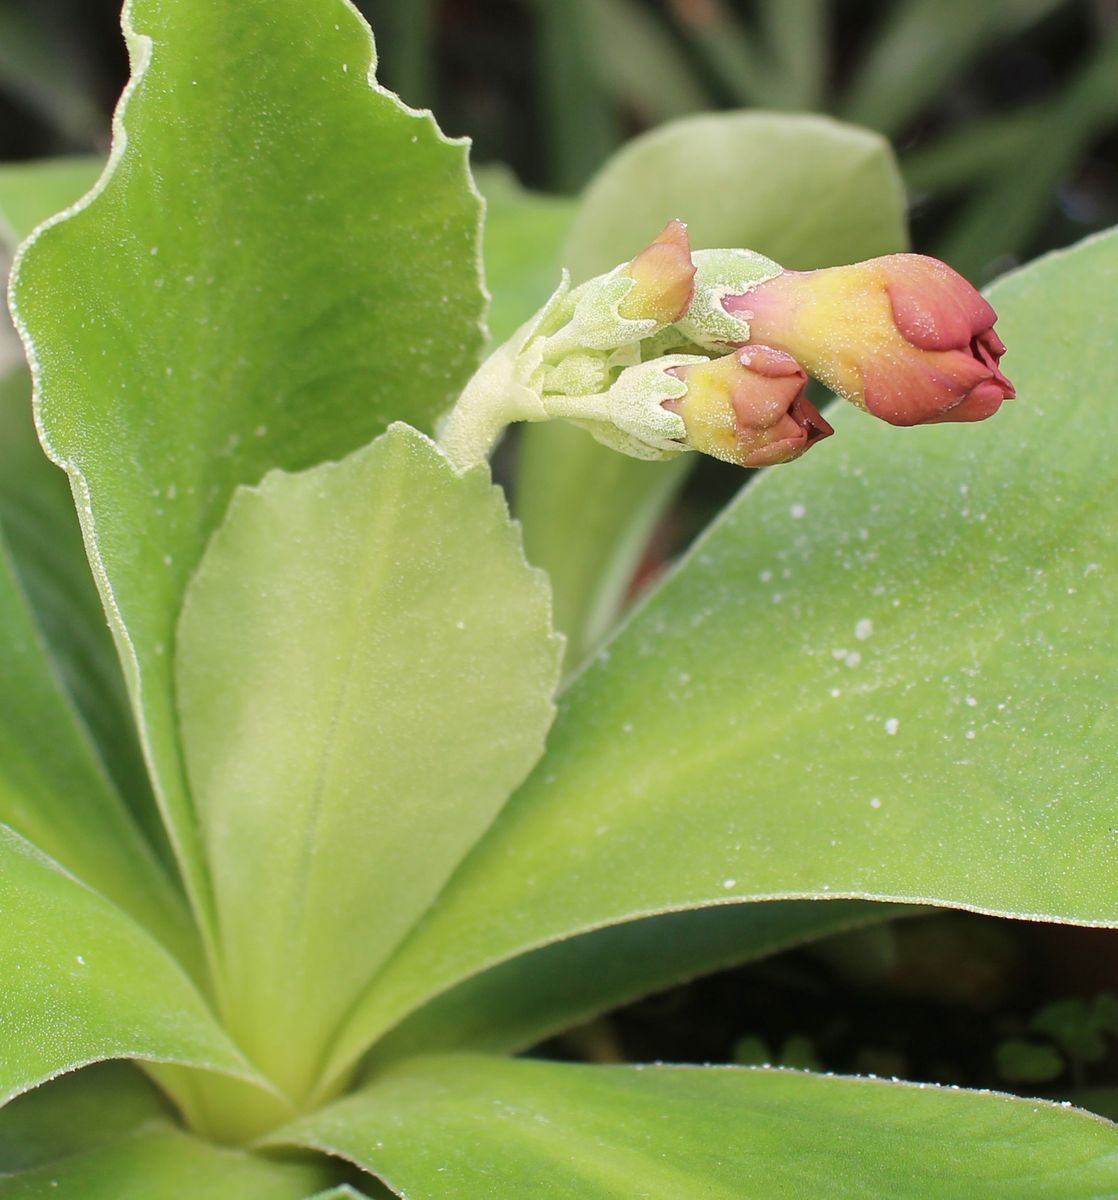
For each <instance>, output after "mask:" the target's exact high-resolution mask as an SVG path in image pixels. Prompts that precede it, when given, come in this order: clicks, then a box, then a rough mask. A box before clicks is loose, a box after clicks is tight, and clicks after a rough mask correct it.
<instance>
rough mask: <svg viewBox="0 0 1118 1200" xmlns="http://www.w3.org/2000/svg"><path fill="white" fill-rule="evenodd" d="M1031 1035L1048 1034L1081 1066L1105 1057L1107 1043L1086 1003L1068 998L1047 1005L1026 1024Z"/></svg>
mask: <svg viewBox="0 0 1118 1200" xmlns="http://www.w3.org/2000/svg"><path fill="white" fill-rule="evenodd" d="M1029 1027H1030V1028H1031V1029H1032V1030H1033V1032H1034V1033H1043V1034H1047V1036H1048V1037H1050V1038H1051V1039H1052V1040H1053V1041H1054V1042H1055V1043H1056V1044H1057V1045H1058V1046H1059V1047H1060V1048H1061V1049H1062V1050H1063V1051H1064V1053H1065V1054H1067V1055H1068V1057H1069V1058H1073V1059H1076V1060H1077V1061H1078V1062H1081V1063H1096V1062H1101V1061H1102V1060H1103V1059H1104V1058H1106V1054H1107V1041H1106V1038H1105V1037H1104V1036H1103V1032H1102V1030H1101V1029H1100V1028H1099V1023H1098V1021H1097V1019H1096V1017H1095V1014H1094V1012H1093V1011H1092V1009H1091V1007H1090V1006H1089V1005H1088V1004H1087V1001H1086V1000H1080V999H1079V998H1078V997H1074V996H1072V997H1068V998H1067V999H1066V1000H1056V1001H1054V1002H1053V1003H1052V1004H1046V1005H1045V1006H1044V1007H1043V1008H1042V1009H1040V1010H1039V1011H1038V1012H1037V1013H1036V1014H1035V1015H1034V1017H1033V1019H1032V1021H1030V1022H1029Z"/></svg>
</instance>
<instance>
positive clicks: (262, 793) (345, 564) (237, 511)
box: [176, 425, 559, 1096]
mask: <svg viewBox="0 0 1118 1200" xmlns="http://www.w3.org/2000/svg"><path fill="white" fill-rule="evenodd" d="M549 615H550V613H549V594H548V589H547V581H546V579H545V578H544V576H543V575H542V573H541V572H538V571H534V570H532V569H531V568H529V567H528V566H527V564H526V563H525V561H524V556H523V551H522V550H521V546H520V539H519V535H518V533H517V531H516V530H515V528H514V527H513V526H512V525H511V524H510V522H509V520H508V514H507V509H506V507H505V501H504V497H503V495H502V493H501V492H500V490H499V489H498V488H495V487H493V486H492V485H491V484H490V482H489V475H488V471H487V470H486V469H484V468H479V469H476V470H473V471H470V472H468V473H467V474H465V475H463V476H459V475H457V474H456V473H455V472H454V470H453V469H452V468H451V466H450V464H449V463H448V462H447V460H446V459H445V458H444V457H443V456H442V455H441V454H440V453H439V452H438V450H437V449H436V448H435V447H434V445H433V444H432V443H431V442H429V441H428V440H427V439H426V438H425V437H423V436H422V435H421V434H419V433H417V432H416V431H415V430H413V429H410V428H408V427H407V426H404V425H395V426H393V427H392V429H390V430H389V432H388V433H387V434H385V435H384V436H383V437H382V438H380V439H378V440H377V441H376V442H374V443H373V444H372V445H371V446H369V447H366V448H365V449H363V450H361V451H358V452H357V453H356V454H354V455H352V456H351V457H350V458H348V459H346V460H345V461H343V462H342V463H339V464H326V465H324V466H321V467H318V468H316V469H314V470H311V471H308V472H305V473H303V474H301V475H296V476H291V475H287V474H281V473H275V474H270V475H268V476H267V477H266V478H265V480H264V482H263V483H262V484H261V485H260V487H259V488H257V489H254V490H243V491H240V492H238V493H237V494H236V495H235V496H234V499H233V502H232V504H231V506H230V510H229V516H228V518H227V519H226V521H225V523H224V524H223V525H222V526H221V528H220V529H219V531H218V532H217V534H216V535H215V536H214V539H213V541H212V542H211V544H210V547H209V549H208V550H207V552H206V555H205V557H204V558H203V560H202V564H201V566H200V567H199V570H198V574H197V575H196V576H195V578H194V580H193V581H192V583H191V585H190V587H189V588H188V590H187V595H186V602H185V604H184V606H183V613H182V619H181V621H180V624H179V631H178V656H177V660H176V679H177V682H178V700H179V704H178V708H179V712H180V714H181V721H182V739H183V745H184V748H185V755H186V763H187V770H188V775H189V778H190V783H191V789H192V794H193V796H194V802H195V806H196V809H197V812H198V818H199V821H200V823H201V826H202V832H203V839H204V843H205V846H206V851H207V861H208V863H209V866H210V870H211V874H212V879H213V886H214V893H215V897H216V904H217V913H218V918H219V924H220V929H221V950H222V961H223V962H224V964H225V971H224V985H223V988H222V989H221V990H222V994H223V995H224V997H225V1009H226V1017H227V1020H228V1022H229V1027H230V1029H231V1030H232V1031H233V1033H234V1035H235V1036H236V1037H237V1039H238V1042H239V1043H240V1044H241V1045H243V1046H244V1047H245V1048H246V1050H247V1052H248V1053H249V1055H250V1057H251V1058H252V1059H253V1061H254V1062H257V1063H259V1064H260V1065H261V1066H262V1067H263V1068H264V1069H265V1070H266V1071H267V1072H268V1074H269V1076H270V1077H272V1078H274V1079H276V1080H277V1082H279V1083H280V1084H281V1086H282V1087H283V1088H284V1089H285V1090H286V1091H288V1092H289V1093H291V1094H293V1095H296V1096H298V1095H300V1094H302V1093H303V1092H305V1091H306V1089H307V1088H308V1087H309V1086H310V1084H311V1083H312V1082H313V1077H314V1073H315V1070H316V1068H317V1066H318V1065H319V1063H320V1058H321V1055H322V1053H323V1050H324V1046H325V1043H326V1042H327V1040H328V1039H329V1036H330V1034H331V1032H332V1029H333V1027H334V1026H335V1024H336V1023H337V1022H338V1021H339V1020H340V1019H341V1017H342V1016H343V1015H344V1014H345V1012H346V1010H347V1009H348V1008H349V1007H350V1006H351V1004H352V1003H353V1001H354V1000H355V999H356V997H357V995H358V993H359V992H360V990H361V988H362V987H363V986H364V985H365V984H366V983H367V982H368V981H369V980H370V979H371V978H372V977H373V976H374V974H375V973H376V971H377V968H378V967H379V966H380V965H381V964H382V963H383V961H384V959H385V958H386V957H387V956H388V954H389V953H390V952H391V951H392V950H393V949H394V947H395V946H396V944H397V943H398V942H399V941H400V940H401V939H402V938H403V937H404V936H405V934H406V933H407V932H408V930H409V929H410V928H411V926H412V925H413V924H414V923H415V921H416V920H417V919H418V917H419V916H420V915H421V914H422V912H423V911H424V909H426V908H427V906H428V905H429V904H430V903H431V901H432V900H433V899H434V897H435V895H436V894H437V893H438V891H439V890H440V889H441V888H442V886H443V884H444V883H445V882H446V880H447V878H448V876H449V875H450V874H451V872H452V871H453V870H454V868H455V866H456V865H457V864H458V862H459V861H460V860H461V858H462V857H463V856H464V855H465V853H466V852H467V850H468V849H469V848H470V847H471V846H472V845H473V843H474V842H475V841H476V840H477V838H478V837H479V836H480V834H481V833H482V832H483V831H484V830H485V828H486V827H487V826H488V825H489V823H490V822H491V821H492V819H493V817H494V816H495V814H496V812H497V811H498V809H499V808H500V807H501V805H502V804H503V803H504V802H505V800H506V799H507V797H508V795H509V793H510V792H511V791H512V790H513V788H514V787H516V785H517V784H518V783H520V781H521V780H522V779H523V778H524V776H525V775H526V774H527V772H528V770H529V769H530V768H531V766H532V764H533V763H534V762H535V761H536V759H537V758H538V757H539V755H540V753H541V751H542V749H543V741H544V736H545V734H546V732H547V728H548V726H549V725H550V723H551V720H552V717H553V715H554V708H553V706H552V703H551V696H552V693H553V691H554V689H555V685H556V682H557V676H558V658H559V644H558V639H556V638H555V637H554V635H553V634H552V633H551V629H550V623H549ZM258 848H266V852H264V853H262V852H260V850H259V849H258Z"/></svg>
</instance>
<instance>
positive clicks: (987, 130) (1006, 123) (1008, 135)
mask: <svg viewBox="0 0 1118 1200" xmlns="http://www.w3.org/2000/svg"><path fill="white" fill-rule="evenodd" d="M1048 109H1049V106H1048V104H1034V105H1030V106H1029V107H1028V108H1020V109H1017V110H1015V111H1013V112H995V113H993V114H991V115H989V116H984V117H981V118H977V119H976V118H973V117H970V118H968V119H967V120H966V121H964V122H962V123H961V124H960V125H959V126H958V128H956V129H951V130H949V131H948V132H946V133H944V134H942V135H941V136H940V137H938V138H936V139H935V140H932V141H929V142H921V143H917V145H916V146H915V147H914V148H913V149H912V150H910V151H909V152H908V153H907V154H905V156H904V158H903V160H902V166H903V168H904V177H905V181H906V182H907V183H908V186H909V187H910V188H911V189H912V190H913V191H914V192H934V193H938V194H944V193H949V192H956V191H964V190H966V189H967V188H970V187H971V186H973V185H974V184H975V182H976V181H984V180H988V179H990V178H991V177H993V176H995V175H1001V174H1002V173H1003V172H1005V171H1012V170H1014V168H1019V167H1021V166H1022V165H1023V164H1030V165H1031V150H1032V148H1033V147H1034V146H1035V145H1036V142H1037V136H1038V134H1039V132H1040V130H1041V129H1042V128H1043V126H1044V124H1045V120H1046V115H1047V113H1048Z"/></svg>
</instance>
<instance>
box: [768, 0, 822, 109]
mask: <svg viewBox="0 0 1118 1200" xmlns="http://www.w3.org/2000/svg"><path fill="white" fill-rule="evenodd" d="M828 9H829V5H828V0H762V3H761V7H760V14H759V15H760V23H761V30H762V32H763V34H764V37H765V43H766V49H767V52H768V54H769V55H770V56H771V57H772V58H773V59H774V60H775V63H776V68H775V69H774V70H773V71H772V73H771V75H770V77H769V90H768V94H767V95H766V97H765V100H764V103H765V104H766V105H767V106H769V107H771V108H797V109H813V108H814V109H818V108H822V107H823V96H824V91H825V90H826V82H827V42H828V15H829V13H828Z"/></svg>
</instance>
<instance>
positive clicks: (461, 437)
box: [438, 347, 547, 471]
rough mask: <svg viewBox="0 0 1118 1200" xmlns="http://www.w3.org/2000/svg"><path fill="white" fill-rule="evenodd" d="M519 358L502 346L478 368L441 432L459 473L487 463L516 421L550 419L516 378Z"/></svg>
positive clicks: (445, 449)
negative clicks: (504, 434)
mask: <svg viewBox="0 0 1118 1200" xmlns="http://www.w3.org/2000/svg"><path fill="white" fill-rule="evenodd" d="M515 368H516V358H515V356H514V355H513V354H512V353H511V351H510V350H509V349H508V348H507V347H502V348H501V349H500V350H498V351H497V352H496V353H495V354H493V355H491V356H490V357H489V358H488V359H486V361H485V362H483V363H482V364H481V366H480V367H479V368H478V370H477V373H476V374H475V375H474V377H473V378H472V379H471V380H470V382H469V383H467V384H466V387H465V388H464V389H463V391H462V394H461V396H459V398H458V402H457V403H456V404H455V406H454V407H453V408H452V409H451V410H450V412H449V413H448V414H447V416H446V418H445V419H444V421H443V424H442V428H441V429H440V430H439V436H438V444H439V448H440V449H441V450H442V451H443V453H444V454H445V455H446V456H447V458H449V459H450V461H451V462H452V463H453V464H454V465H455V466H456V467H457V468H458V469H459V470H460V471H464V470H466V469H467V468H469V467H472V466H476V465H477V464H478V463H481V462H484V461H485V460H486V459H487V458H488V457H489V455H490V453H491V451H492V450H493V447H494V446H495V445H496V444H497V441H498V440H499V438H500V436H501V434H502V433H503V432H504V430H505V427H506V426H507V425H509V424H511V423H512V422H513V421H540V420H544V419H545V418H546V417H547V413H546V412H545V411H544V409H543V407H542V405H541V404H540V402H539V400H538V398H537V397H536V396H535V395H534V394H533V393H532V392H530V391H529V390H528V389H527V388H526V387H524V385H523V384H522V383H520V382H519V380H518V379H517V378H516V370H515Z"/></svg>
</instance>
